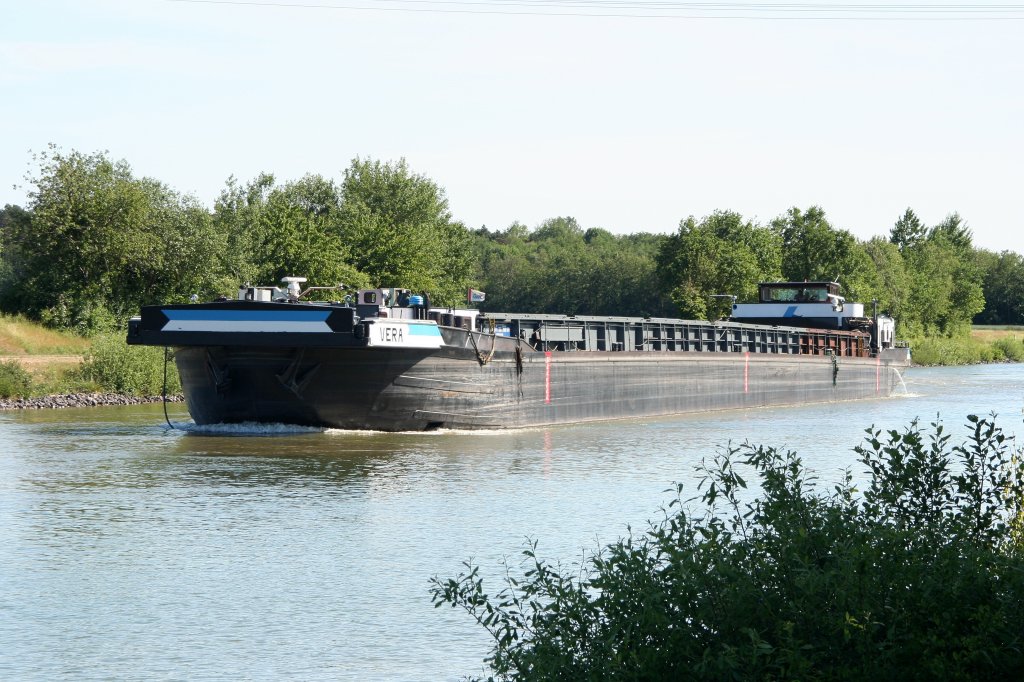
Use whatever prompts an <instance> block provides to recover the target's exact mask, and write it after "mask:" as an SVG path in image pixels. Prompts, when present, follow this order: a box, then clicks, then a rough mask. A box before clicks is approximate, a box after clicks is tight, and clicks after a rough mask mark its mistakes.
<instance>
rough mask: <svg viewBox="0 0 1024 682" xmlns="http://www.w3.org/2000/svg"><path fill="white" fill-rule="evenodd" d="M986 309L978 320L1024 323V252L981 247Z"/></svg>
mask: <svg viewBox="0 0 1024 682" xmlns="http://www.w3.org/2000/svg"><path fill="white" fill-rule="evenodd" d="M977 256H978V262H979V269H981V271H982V272H983V273H984V279H983V283H982V286H983V288H984V294H985V309H984V310H982V312H981V313H979V314H978V316H977V317H976V318H975V319H974V322H975V323H977V324H1024V256H1021V255H1020V254H1019V253H1014V252H1013V251H1003V252H1002V253H998V254H996V253H992V252H991V251H979V252H978V254H977Z"/></svg>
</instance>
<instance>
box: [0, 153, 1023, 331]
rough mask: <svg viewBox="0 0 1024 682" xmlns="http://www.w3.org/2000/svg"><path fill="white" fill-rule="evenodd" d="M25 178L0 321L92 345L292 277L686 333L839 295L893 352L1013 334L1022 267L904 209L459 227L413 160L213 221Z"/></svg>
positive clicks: (263, 188) (5, 258)
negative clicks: (851, 216)
mask: <svg viewBox="0 0 1024 682" xmlns="http://www.w3.org/2000/svg"><path fill="white" fill-rule="evenodd" d="M34 168H35V170H34V171H33V173H32V174H30V175H29V177H27V178H26V181H27V184H28V187H29V191H28V201H27V203H26V205H25V206H24V207H21V206H15V205H7V206H5V207H4V209H3V211H2V212H0V309H2V310H3V311H5V312H8V313H18V314H24V315H26V316H29V317H31V318H34V319H39V320H42V321H44V322H47V323H48V324H51V325H54V326H58V327H64V328H71V329H77V330H79V331H84V332H88V331H92V330H102V329H111V328H115V327H117V326H118V325H120V324H122V323H123V321H124V319H125V318H126V317H128V316H130V315H132V314H135V313H136V312H137V311H138V309H139V307H140V306H141V305H145V304H151V303H160V302H182V301H186V300H188V298H189V297H190V295H191V294H198V295H199V296H200V297H201V298H203V299H209V298H213V297H215V296H217V295H221V294H224V295H228V296H231V295H233V293H234V291H235V290H236V289H237V287H238V285H239V284H242V283H244V282H250V283H253V284H272V283H276V282H277V281H279V280H280V278H281V277H283V276H286V275H301V276H305V277H307V278H308V279H309V281H310V283H312V284H318V285H329V284H338V283H343V284H345V285H347V286H349V287H363V286H369V285H374V286H403V287H407V288H410V289H414V290H421V291H427V292H430V294H431V296H432V299H433V300H434V301H435V302H438V303H441V304H443V305H457V304H458V303H459V302H460V301H461V300H463V299H464V296H465V292H466V289H467V288H469V287H473V288H477V289H482V290H484V291H486V292H487V300H486V302H485V303H484V304H483V306H482V307H483V308H484V309H485V310H505V311H517V312H548V313H566V314H577V315H583V314H592V315H651V316H678V315H682V316H684V317H695V318H715V317H718V316H721V315H723V314H725V313H726V310H727V308H725V307H724V305H726V304H725V303H724V302H725V301H727V300H728V299H722V298H715V297H714V296H715V295H718V294H728V295H736V296H738V297H739V298H740V300H749V299H752V298H753V297H755V296H756V292H757V290H756V287H757V283H758V282H760V281H772V280H780V279H782V280H797V281H802V280H822V279H827V280H833V279H834V280H837V281H839V282H840V284H842V286H843V290H844V293H845V294H846V296H847V298H849V299H851V300H860V301H871V300H877V301H879V305H880V309H881V310H885V311H888V312H890V313H891V314H893V315H894V316H895V317H896V319H897V321H898V324H899V325H900V332H901V334H902V335H904V336H925V335H943V336H956V335H960V334H963V333H965V332H966V331H967V330H968V329H969V325H970V324H971V322H972V321H974V322H977V323H987V324H1015V323H1022V322H1024V295H1022V293H1024V292H1022V289H1024V258H1022V257H1021V256H1020V255H1019V254H1016V253H1014V252H1011V251H1004V252H1002V253H995V252H991V251H986V250H983V249H978V248H976V247H975V246H974V245H973V243H972V235H971V231H970V229H969V228H968V227H967V224H966V223H965V221H964V220H963V219H962V218H961V217H960V216H959V215H957V214H956V213H953V214H951V215H950V216H948V217H947V218H946V219H945V220H943V221H942V222H941V223H939V224H937V225H933V226H926V225H924V224H923V223H922V222H921V221H920V220H919V219H918V217H917V216H916V215H915V214H914V212H913V211H912V210H910V209H907V211H906V213H905V214H904V215H902V216H900V217H898V219H897V220H896V221H895V222H894V224H893V226H892V228H891V229H890V231H889V234H888V235H885V236H878V237H874V238H872V239H869V240H866V241H865V240H860V239H857V238H856V237H854V236H853V235H852V234H851V233H850V232H849V231H847V230H843V229H839V228H836V227H834V226H833V225H831V224H830V223H829V221H828V219H827V217H826V215H825V212H824V211H823V210H822V209H821V208H820V207H817V206H812V207H809V208H807V209H800V208H795V207H794V208H791V209H789V210H788V211H787V212H785V213H784V214H782V215H780V216H779V217H777V218H776V219H774V220H772V221H771V222H769V223H768V224H758V223H756V222H754V221H752V220H749V219H746V218H744V217H743V216H741V215H740V214H738V213H735V212H732V211H717V212H715V213H713V214H712V215H709V216H705V217H703V218H701V219H697V218H695V217H693V216H690V217H688V218H686V219H684V220H682V221H681V223H680V225H679V228H678V230H677V231H676V232H674V233H673V234H670V235H662V234H652V233H644V232H639V233H636V234H630V235H615V234H612V233H611V232H609V231H607V230H604V229H602V228H599V227H591V228H586V229H585V228H584V227H583V226H581V225H580V224H579V223H578V222H577V221H576V220H575V219H573V218H571V217H556V218H552V219H550V220H547V221H545V222H543V223H542V224H541V225H539V226H536V227H534V228H532V229H531V228H530V227H528V226H526V225H522V224H520V223H514V224H512V225H510V226H508V227H507V228H505V229H501V230H490V229H488V228H486V227H481V228H479V229H471V228H469V227H467V226H466V225H464V224H463V223H461V222H459V221H458V220H456V219H455V218H454V217H453V216H452V214H451V210H450V208H449V205H448V200H447V197H446V195H445V191H444V189H443V188H442V187H441V186H439V185H438V184H437V183H436V182H434V181H433V180H431V179H429V178H427V177H425V176H423V175H420V174H417V173H415V172H413V171H412V170H411V169H410V168H409V167H408V165H407V164H406V162H405V161H404V160H401V161H398V162H381V161H378V160H372V159H360V158H357V159H354V160H353V161H352V162H351V163H350V165H349V166H348V168H346V169H345V170H344V171H343V172H342V175H341V178H340V180H334V179H330V178H325V177H323V176H321V175H314V174H310V175H306V176H304V177H302V178H301V179H298V180H292V181H287V182H279V181H278V180H277V179H276V178H275V177H274V176H273V175H271V174H267V173H264V174H260V175H259V176H257V177H256V178H254V179H252V180H250V181H248V182H241V181H239V180H237V179H235V178H230V179H228V181H227V183H226V185H225V187H224V189H223V190H222V191H221V193H220V195H219V196H218V197H217V198H216V200H215V201H214V203H213V207H212V209H211V208H209V207H206V206H204V205H202V204H201V203H200V202H199V201H198V200H197V199H196V198H194V197H192V196H189V195H185V194H181V193H179V192H177V191H175V190H174V189H172V188H170V187H168V186H167V185H166V184H164V183H162V182H160V181H158V180H155V179H152V178H146V177H138V176H137V175H136V174H135V173H134V172H133V170H132V169H131V167H130V166H129V164H128V163H127V162H126V161H123V160H114V159H112V158H110V156H109V155H108V154H106V153H92V154H86V153H82V152H78V151H70V152H65V151H63V150H61V149H59V148H57V147H55V146H51V147H49V148H48V149H46V150H45V151H44V152H42V153H39V154H37V155H35V157H34Z"/></svg>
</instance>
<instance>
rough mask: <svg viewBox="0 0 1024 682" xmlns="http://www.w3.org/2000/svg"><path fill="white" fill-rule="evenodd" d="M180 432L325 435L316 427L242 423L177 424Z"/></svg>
mask: <svg viewBox="0 0 1024 682" xmlns="http://www.w3.org/2000/svg"><path fill="white" fill-rule="evenodd" d="M174 428H175V429H176V430H179V431H184V432H185V433H188V434H191V435H197V436H289V435H297V434H307V433H323V432H324V429H322V428H319V427H316V426H298V425H296V424H277V423H274V424H263V423H260V422H241V423H238V424H205V425H199V424H195V423H193V422H185V423H175V424H174Z"/></svg>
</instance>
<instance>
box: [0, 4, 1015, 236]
mask: <svg viewBox="0 0 1024 682" xmlns="http://www.w3.org/2000/svg"><path fill="white" fill-rule="evenodd" d="M299 4H302V5H304V6H303V7H297V6H294V5H299ZM747 4H748V6H747V7H744V8H742V9H733V8H732V7H731V6H727V5H726V4H725V3H720V2H719V3H715V2H713V3H710V5H711V7H710V10H705V9H701V8H699V7H696V6H695V5H693V4H691V3H685V2H662V3H661V4H660V5H658V7H659V8H658V9H656V10H653V11H651V10H648V8H649V7H652V6H653V5H652V3H650V2H643V1H640V0H635V1H630V0H617V1H616V2H608V1H607V0H561V1H560V2H542V1H541V0H504V1H498V0H492V1H490V2H488V1H486V0H476V1H475V2H473V1H471V0H450V1H449V2H440V1H439V0H438V1H434V0H406V1H405V2H382V1H380V0H276V2H274V3H273V6H270V4H269V3H268V4H264V0H252V1H251V2H228V3H215V2H206V1H200V2H195V1H180V0H177V1H176V0H130V1H127V0H33V1H32V2H27V1H26V2H14V1H11V0H8V2H5V3H4V7H3V11H2V13H0V17H2V20H0V86H2V93H3V97H2V104H0V130H2V133H0V159H2V163H0V204H2V203H24V201H25V194H24V193H25V189H24V188H22V189H12V185H14V184H23V183H22V177H23V176H24V175H25V173H26V172H27V171H29V170H30V161H31V158H30V154H29V150H36V151H38V150H41V149H43V148H44V147H45V146H46V144H47V143H50V142H53V143H56V144H58V145H60V146H61V147H63V148H64V149H66V150H69V149H77V150H80V151H83V152H91V151H97V150H108V151H109V152H110V154H111V155H112V156H113V157H115V158H123V159H126V160H127V161H128V162H129V163H130V164H131V165H132V167H133V168H134V170H135V172H136V173H137V174H138V175H146V176H151V177H154V178H157V179H159V180H161V181H163V182H165V183H167V184H168V185H170V186H171V187H173V188H175V189H177V190H179V191H181V192H185V193H191V194H194V195H195V196H196V197H198V198H199V199H200V200H201V201H202V202H203V203H205V204H207V205H210V206H212V204H213V201H214V199H215V198H216V196H217V195H218V193H219V192H220V190H221V189H222V188H223V187H224V182H225V180H226V179H227V178H228V176H230V175H234V176H236V177H237V178H239V179H241V180H242V181H247V180H249V179H251V178H252V177H254V176H255V175H256V174H258V173H259V172H261V171H268V172H272V173H274V174H275V175H276V177H277V178H278V179H279V180H282V181H284V180H289V179H295V178H298V177H300V176H302V175H303V174H305V173H319V174H322V175H325V176H328V177H333V178H340V176H341V171H342V170H343V169H344V168H345V167H347V166H348V164H349V161H350V160H351V159H352V158H353V157H355V156H363V157H372V158H376V159H382V160H393V159H397V158H399V157H405V158H406V159H407V160H408V162H409V165H410V166H411V168H412V169H413V170H414V171H416V172H418V173H422V174H424V175H426V176H428V177H430V178H431V179H433V180H434V181H436V182H437V183H438V184H439V185H441V186H442V187H444V188H445V190H446V191H447V194H448V198H449V201H450V204H451V208H452V212H453V214H454V216H455V217H456V218H457V219H460V220H462V221H464V222H465V223H466V224H467V225H469V226H470V227H478V226H480V225H487V226H488V227H490V228H504V227H506V226H507V225H509V224H510V223H512V222H513V221H517V220H518V221H520V222H523V223H525V224H526V225H528V226H531V227H533V226H536V225H537V224H539V223H540V222H541V221H543V220H544V219H546V218H550V217H554V216H559V215H571V216H575V217H576V218H577V219H578V220H579V221H580V223H581V224H582V225H583V226H584V227H595V226H599V227H605V228H607V229H610V230H612V231H613V232H620V233H622V232H636V231H650V232H669V231H672V230H674V229H675V228H676V227H677V226H678V223H679V220H680V219H682V218H685V217H686V216H688V215H691V214H693V215H696V216H698V217H700V216H702V215H706V214H708V213H710V212H711V211H713V210H715V209H732V210H735V211H738V212H740V213H742V214H743V215H745V216H747V217H750V218H754V219H757V220H760V221H763V222H767V221H768V220H770V219H771V218H773V217H775V216H776V215H778V214H780V213H782V212H784V211H785V210H786V209H787V208H788V207H790V206H794V205H795V206H800V207H807V206H810V205H813V204H819V205H821V206H822V207H823V208H824V209H825V210H826V212H827V215H828V216H829V218H830V220H831V221H832V223H833V224H834V225H835V226H837V227H841V228H845V229H848V230H850V231H852V232H853V233H854V234H856V235H857V236H859V237H861V238H867V237H870V236H872V235H881V234H887V233H888V230H889V227H890V226H891V225H892V223H893V222H894V221H895V220H896V219H897V218H898V217H899V216H900V215H901V214H902V213H903V211H904V210H905V209H906V208H907V207H908V206H909V207H912V208H913V209H914V210H915V211H916V212H917V213H918V215H919V216H920V217H921V218H922V219H923V220H924V221H925V222H926V223H928V224H934V223H936V222H938V221H939V220H941V219H942V218H943V217H944V216H945V215H946V214H948V213H950V212H953V211H958V212H959V213H960V214H961V215H962V216H963V217H964V218H965V219H966V220H967V222H968V224H969V226H970V227H971V228H972V229H973V231H974V234H975V243H976V244H977V245H979V246H983V247H985V248H990V249H994V250H1002V249H1012V250H1015V251H1018V252H1022V253H1024V201H1022V197H1021V194H1022V191H1021V187H1022V185H1024V172H1022V168H1024V5H1011V6H1009V7H1012V8H1016V9H1011V10H1008V11H1004V12H1000V13H998V15H999V16H1001V17H1003V18H1002V19H997V20H991V19H990V17H992V16H993V14H992V13H988V14H980V15H979V14H977V13H974V12H972V10H971V8H972V5H969V4H965V3H947V4H948V9H949V10H950V11H948V12H944V13H928V14H925V13H921V12H915V11H909V12H903V13H894V12H892V11H891V10H889V9H885V8H886V5H879V7H880V8H881V9H877V8H876V9H875V10H872V11H867V12H857V11H855V10H854V9H853V8H852V3H835V2H833V3H824V4H831V5H832V7H831V8H830V9H832V10H837V11H831V12H820V11H818V12H812V11H811V8H810V7H809V6H807V5H805V6H803V9H801V11H796V12H792V11H784V10H783V9H782V8H781V6H780V5H779V3H775V2H760V3H755V2H749V3H747ZM819 4H822V3H819ZM930 4H932V5H934V4H935V0H932V2H931V3H930ZM286 5H293V6H292V7H287V6H286ZM342 7H347V8H369V9H342ZM396 9H397V10H401V11H395V10H396ZM798 9H800V8H798ZM819 9H821V8H820V7H819ZM409 10H416V11H409ZM422 10H429V11H422ZM498 12H500V13H498ZM596 14H604V15H613V14H619V15H633V16H593V15H596ZM651 14H659V15H662V16H660V17H653V16H637V15H651ZM586 15H590V16H586ZM666 15H668V16H666ZM811 16H814V17H822V16H826V17H830V18H828V19H821V18H808V17H811ZM722 17H727V18H722ZM851 17H853V18H851ZM939 17H941V18H939ZM979 17H988V18H987V19H983V20H979Z"/></svg>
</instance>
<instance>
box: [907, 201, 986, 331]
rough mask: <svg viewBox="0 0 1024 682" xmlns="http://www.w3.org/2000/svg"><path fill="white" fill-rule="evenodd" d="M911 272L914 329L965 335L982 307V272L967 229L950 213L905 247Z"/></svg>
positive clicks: (910, 301) (910, 314)
mask: <svg viewBox="0 0 1024 682" xmlns="http://www.w3.org/2000/svg"><path fill="white" fill-rule="evenodd" d="M903 258H904V261H905V262H906V265H907V270H908V272H909V275H910V294H909V296H908V306H907V309H908V311H909V315H907V318H909V322H910V328H909V330H908V331H909V332H910V333H911V334H912V335H941V336H950V337H951V336H963V335H966V334H968V333H969V332H970V324H971V320H972V319H973V318H974V316H975V315H977V314H978V313H980V312H981V311H982V310H983V309H984V308H985V297H984V291H983V289H982V277H983V273H982V271H981V268H980V267H979V265H978V259H977V257H976V256H975V252H974V249H973V248H972V246H971V238H970V230H968V229H967V226H966V225H965V224H964V223H963V221H962V219H961V218H960V217H959V216H958V215H956V214H952V215H951V216H950V217H948V218H947V219H946V220H945V221H943V222H942V223H940V224H939V225H937V226H935V227H933V228H931V229H930V230H928V236H927V238H925V239H924V240H922V241H920V242H918V243H916V244H915V245H913V246H910V247H907V248H905V249H904V250H903Z"/></svg>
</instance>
